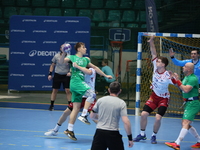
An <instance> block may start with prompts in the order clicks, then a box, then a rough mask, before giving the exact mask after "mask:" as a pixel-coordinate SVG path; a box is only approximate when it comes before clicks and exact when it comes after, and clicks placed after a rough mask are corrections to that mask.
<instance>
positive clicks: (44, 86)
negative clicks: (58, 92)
mask: <svg viewBox="0 0 200 150" xmlns="http://www.w3.org/2000/svg"><path fill="white" fill-rule="evenodd" d="M42 88H43V89H44V88H52V86H51V85H43V86H42Z"/></svg>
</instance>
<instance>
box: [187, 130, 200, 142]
mask: <svg viewBox="0 0 200 150" xmlns="http://www.w3.org/2000/svg"><path fill="white" fill-rule="evenodd" d="M188 131H189V133H190V134H192V135H193V136H194V137H195V138H196V139H197V142H200V136H199V134H198V133H197V130H196V129H195V128H194V127H191V128H190V129H189V130H188Z"/></svg>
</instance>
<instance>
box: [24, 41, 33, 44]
mask: <svg viewBox="0 0 200 150" xmlns="http://www.w3.org/2000/svg"><path fill="white" fill-rule="evenodd" d="M22 43H31V44H32V43H36V41H22Z"/></svg>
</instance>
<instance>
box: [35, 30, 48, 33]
mask: <svg viewBox="0 0 200 150" xmlns="http://www.w3.org/2000/svg"><path fill="white" fill-rule="evenodd" d="M33 33H47V31H46V30H33Z"/></svg>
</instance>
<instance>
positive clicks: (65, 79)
mask: <svg viewBox="0 0 200 150" xmlns="http://www.w3.org/2000/svg"><path fill="white" fill-rule="evenodd" d="M69 83H70V77H69V76H67V75H60V74H58V73H55V74H54V77H53V85H52V88H53V89H60V86H61V84H62V85H63V89H65V88H69Z"/></svg>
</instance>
